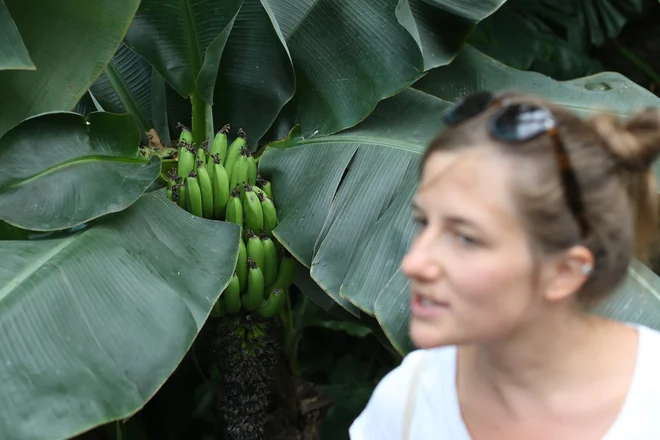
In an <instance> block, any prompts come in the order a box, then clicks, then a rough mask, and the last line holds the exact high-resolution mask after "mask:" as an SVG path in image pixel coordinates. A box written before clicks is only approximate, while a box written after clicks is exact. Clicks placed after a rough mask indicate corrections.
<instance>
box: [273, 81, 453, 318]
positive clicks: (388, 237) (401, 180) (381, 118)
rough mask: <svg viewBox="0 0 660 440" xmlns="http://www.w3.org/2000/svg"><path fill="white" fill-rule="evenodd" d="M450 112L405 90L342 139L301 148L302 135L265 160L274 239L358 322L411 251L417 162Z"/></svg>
mask: <svg viewBox="0 0 660 440" xmlns="http://www.w3.org/2000/svg"><path fill="white" fill-rule="evenodd" d="M447 106H448V103H446V102H444V101H441V100H439V99H436V98H434V97H432V96H430V95H427V94H425V93H422V92H419V91H414V90H407V91H404V92H402V93H401V94H399V95H396V96H395V97H394V98H391V99H389V100H386V101H383V102H382V103H381V104H380V105H379V106H378V107H377V108H376V110H375V111H374V113H372V114H371V115H370V117H369V118H367V119H366V120H365V121H364V122H363V123H362V124H359V125H358V126H356V127H354V128H352V129H349V130H347V131H344V132H340V133H338V134H336V135H333V136H326V137H314V138H311V139H304V138H302V137H301V133H300V131H299V130H298V129H296V130H294V131H293V132H292V135H291V137H290V138H289V139H287V140H284V141H281V142H278V143H276V144H272V145H271V146H270V147H269V148H268V149H267V150H266V152H265V153H264V155H263V157H262V158H261V160H260V172H261V173H262V174H264V175H266V176H268V178H270V179H272V181H273V187H274V188H275V189H276V192H275V194H274V197H275V200H277V207H278V216H279V225H278V226H277V228H276V229H275V231H274V234H275V236H276V237H277V238H278V239H279V240H280V241H281V242H282V243H284V244H285V246H286V247H287V248H289V250H290V251H291V252H292V253H293V254H294V255H295V256H296V258H298V259H299V260H300V261H301V262H302V263H303V264H304V265H306V266H307V267H310V271H311V276H312V278H313V279H314V280H315V281H316V282H317V283H318V284H319V286H320V287H321V288H323V290H324V291H326V292H327V293H328V294H329V295H330V296H332V298H333V299H334V300H335V301H337V302H338V303H339V304H340V305H342V306H343V307H344V308H346V309H347V310H349V311H350V312H352V313H354V314H355V313H357V310H358V309H361V310H363V311H365V312H366V313H369V314H372V315H373V303H374V301H375V300H376V298H377V296H378V293H379V292H380V290H381V289H382V288H383V287H384V285H385V283H386V282H387V280H388V279H389V278H390V276H391V275H392V273H393V271H394V270H396V268H397V266H398V264H399V261H400V259H401V257H402V256H403V253H404V252H405V248H406V246H407V243H408V240H409V239H410V237H411V233H412V228H411V226H412V223H411V222H412V217H411V215H410V212H411V211H410V209H411V208H410V197H412V192H413V190H414V186H415V183H416V177H417V168H418V162H419V157H420V156H421V152H422V151H423V148H424V145H425V143H426V142H427V140H428V139H430V138H431V137H432V136H433V135H434V134H435V133H436V132H437V130H438V129H439V125H438V124H439V122H438V115H439V113H440V112H441V111H442V110H444V109H445V108H446V107H447ZM321 164H322V165H321ZM347 167H348V168H350V169H348V170H347ZM342 177H343V178H342ZM346 289H349V291H347V290H346ZM349 300H350V302H349ZM356 307H357V308H356Z"/></svg>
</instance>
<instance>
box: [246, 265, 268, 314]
mask: <svg viewBox="0 0 660 440" xmlns="http://www.w3.org/2000/svg"><path fill="white" fill-rule="evenodd" d="M247 261H248V281H247V291H246V292H245V294H244V295H243V296H242V297H241V302H242V304H243V308H244V309H245V310H247V311H248V312H251V311H253V310H256V309H258V308H259V306H261V300H262V299H263V297H264V275H263V273H262V272H261V269H260V268H259V266H257V263H255V261H254V260H253V259H252V258H250V257H248V259H247Z"/></svg>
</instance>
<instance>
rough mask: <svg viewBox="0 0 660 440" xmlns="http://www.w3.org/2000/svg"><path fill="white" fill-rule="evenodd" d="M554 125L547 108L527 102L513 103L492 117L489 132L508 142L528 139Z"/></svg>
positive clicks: (545, 131)
mask: <svg viewBox="0 0 660 440" xmlns="http://www.w3.org/2000/svg"><path fill="white" fill-rule="evenodd" d="M554 127H555V120H554V118H553V116H552V113H550V111H549V110H547V109H545V108H542V107H537V106H534V105H529V104H514V105H511V106H508V107H504V108H502V109H501V110H499V111H498V112H497V113H496V114H495V115H494V117H493V119H492V125H491V132H492V133H493V134H494V135H495V136H497V137H498V138H500V139H502V140H504V141H508V142H521V141H526V140H529V139H531V138H533V137H536V136H538V135H540V134H543V133H547V132H548V130H551V129H552V128H554Z"/></svg>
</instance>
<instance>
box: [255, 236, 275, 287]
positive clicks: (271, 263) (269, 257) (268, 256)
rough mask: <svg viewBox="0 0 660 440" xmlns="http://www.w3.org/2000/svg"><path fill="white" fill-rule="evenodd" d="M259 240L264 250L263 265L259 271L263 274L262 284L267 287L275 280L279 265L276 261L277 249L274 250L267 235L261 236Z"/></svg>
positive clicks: (272, 243)
mask: <svg viewBox="0 0 660 440" xmlns="http://www.w3.org/2000/svg"><path fill="white" fill-rule="evenodd" d="M259 238H260V239H261V243H262V244H263V248H264V265H263V267H262V270H261V271H262V272H263V273H264V283H265V284H266V285H267V286H269V285H271V284H272V283H273V282H274V281H275V280H276V279H277V269H278V263H279V262H278V261H277V249H276V248H275V242H274V241H273V240H271V239H270V237H269V236H268V235H266V234H261V235H260V236H259Z"/></svg>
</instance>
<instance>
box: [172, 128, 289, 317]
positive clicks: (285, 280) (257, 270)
mask: <svg viewBox="0 0 660 440" xmlns="http://www.w3.org/2000/svg"><path fill="white" fill-rule="evenodd" d="M179 126H180V127H181V128H182V131H181V135H180V136H179V159H178V164H177V167H176V169H174V168H173V169H172V170H170V172H168V174H167V178H168V179H169V181H168V184H167V188H168V191H167V194H168V197H169V198H170V200H172V201H173V202H175V203H177V204H178V205H179V206H180V207H182V208H184V209H186V210H187V211H188V212H190V213H192V214H193V215H196V216H198V217H204V218H207V219H215V220H224V221H227V222H231V223H235V224H237V225H239V226H240V227H241V240H240V246H239V252H238V261H237V263H236V267H235V269H234V273H233V275H232V277H231V280H230V282H229V284H228V285H227V286H226V287H225V289H224V291H223V292H222V294H221V295H220V297H219V299H218V301H217V303H216V304H215V306H214V309H213V314H214V315H215V316H223V315H226V314H234V313H239V312H246V313H256V314H257V315H259V316H261V317H263V318H271V317H273V316H276V315H278V314H279V313H280V312H281V311H282V308H283V307H284V305H285V304H286V303H287V293H288V289H289V288H290V287H291V285H292V284H293V279H294V275H295V267H296V265H295V259H294V258H293V257H292V256H291V254H289V253H288V252H287V251H286V250H285V249H284V247H282V245H281V244H280V243H279V242H278V241H277V239H276V238H275V237H274V236H273V230H274V229H275V227H276V226H277V210H276V208H275V202H274V199H273V193H272V191H271V184H270V182H269V181H267V180H266V179H264V178H263V177H261V176H259V175H258V174H257V169H258V161H257V160H255V158H254V156H253V155H252V152H251V151H250V150H249V148H248V147H247V136H246V134H245V132H244V131H243V130H242V129H240V130H239V131H238V133H237V136H236V138H235V139H234V140H233V141H232V142H231V144H228V139H227V135H228V134H229V132H230V126H229V124H227V125H225V126H224V127H222V128H221V129H220V130H219V131H218V132H217V134H216V135H215V137H214V139H213V141H212V142H211V145H210V146H209V140H208V139H207V140H205V141H204V142H203V143H202V144H201V145H200V146H199V147H196V146H195V145H194V144H193V137H192V133H191V132H190V130H188V128H186V127H185V126H183V125H179Z"/></svg>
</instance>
